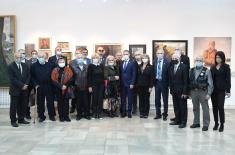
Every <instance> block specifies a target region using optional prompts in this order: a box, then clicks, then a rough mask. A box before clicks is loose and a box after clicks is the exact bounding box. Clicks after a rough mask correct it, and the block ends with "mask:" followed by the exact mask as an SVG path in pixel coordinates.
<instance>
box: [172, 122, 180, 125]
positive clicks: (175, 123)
mask: <svg viewBox="0 0 235 155" xmlns="http://www.w3.org/2000/svg"><path fill="white" fill-rule="evenodd" d="M170 125H180V123H178V122H171V123H170Z"/></svg>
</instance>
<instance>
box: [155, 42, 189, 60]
mask: <svg viewBox="0 0 235 155" xmlns="http://www.w3.org/2000/svg"><path fill="white" fill-rule="evenodd" d="M152 46H153V53H152V58H153V60H154V59H155V58H156V51H157V49H159V48H160V49H163V51H164V55H165V57H166V58H167V59H171V56H172V54H173V53H174V50H175V49H180V50H181V51H182V54H184V55H188V40H153V41H152Z"/></svg>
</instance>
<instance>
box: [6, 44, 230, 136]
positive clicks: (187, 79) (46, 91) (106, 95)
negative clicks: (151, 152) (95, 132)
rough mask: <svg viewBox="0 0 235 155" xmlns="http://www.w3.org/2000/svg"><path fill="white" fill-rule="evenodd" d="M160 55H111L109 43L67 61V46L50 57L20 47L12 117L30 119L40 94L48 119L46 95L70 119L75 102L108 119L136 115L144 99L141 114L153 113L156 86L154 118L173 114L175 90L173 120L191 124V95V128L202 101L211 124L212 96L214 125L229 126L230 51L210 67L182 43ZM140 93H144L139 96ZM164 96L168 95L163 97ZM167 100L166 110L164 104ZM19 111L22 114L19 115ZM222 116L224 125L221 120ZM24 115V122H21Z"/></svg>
mask: <svg viewBox="0 0 235 155" xmlns="http://www.w3.org/2000/svg"><path fill="white" fill-rule="evenodd" d="M155 54H156V59H155V60H154V61H153V63H152V65H151V64H150V57H149V55H147V54H141V53H138V52H136V53H135V55H131V53H130V52H129V51H128V50H124V51H123V52H118V53H116V55H115V56H112V55H107V54H106V52H105V49H104V48H103V47H98V48H97V50H96V51H95V53H94V54H93V55H92V58H91V59H89V58H87V56H88V50H87V49H86V48H79V49H77V50H76V51H75V59H74V60H72V61H70V62H69V64H67V58H66V57H64V56H62V49H61V47H59V46H58V47H56V48H55V55H54V56H52V57H50V58H49V59H48V60H47V58H46V55H45V53H41V52H39V53H38V52H37V51H35V50H34V51H32V52H31V55H32V58H31V59H29V60H28V59H26V58H25V51H24V50H18V51H17V52H15V54H14V56H15V61H14V62H12V63H11V64H10V65H9V67H8V70H9V79H10V83H11V85H10V96H11V103H10V119H11V125H12V126H13V127H18V123H19V124H29V122H28V121H26V120H25V118H26V119H31V116H30V104H29V102H30V99H29V98H30V96H31V94H34V95H36V97H35V98H36V105H37V112H38V118H39V122H43V121H44V120H45V119H46V116H45V101H46V105H47V109H48V116H49V119H50V120H51V121H55V120H56V119H55V116H56V110H55V105H54V102H55V101H57V107H58V114H59V120H60V121H61V122H64V121H67V122H70V121H71V120H70V117H69V105H70V100H71V110H70V112H74V111H75V109H76V111H77V117H76V119H77V120H80V119H82V118H85V119H87V120H90V119H91V118H95V119H102V117H103V116H105V115H107V116H110V117H117V116H119V114H120V117H122V118H124V117H128V118H132V115H133V114H136V112H137V107H138V106H137V101H138V100H139V116H140V118H148V116H149V109H150V93H151V92H152V89H153V87H155V108H156V116H155V117H154V119H161V118H162V119H163V121H166V120H167V118H168V98H169V92H170V94H171V95H172V98H173V107H174V114H175V117H174V118H171V123H170V125H178V127H179V128H185V127H186V124H187V116H188V108H187V99H189V98H191V99H192V102H193V113H194V121H193V124H192V125H191V126H190V127H191V128H198V127H200V104H201V106H202V110H203V127H202V130H203V131H207V130H208V127H209V124H210V114H209V105H208V100H209V99H210V98H211V100H212V105H213V114H214V121H215V126H214V128H213V129H214V130H217V129H218V127H219V131H221V132H222V131H223V130H224V123H225V114H224V102H225V96H228V97H229V96H230V89H231V73H230V68H229V65H227V64H226V63H225V55H224V53H223V52H222V51H218V52H217V53H216V55H215V60H214V61H215V65H214V66H212V67H211V68H206V67H204V65H203V64H204V62H203V57H197V58H196V59H195V66H194V67H193V68H191V69H190V61H189V57H188V56H186V55H183V54H182V52H181V50H180V49H175V51H174V54H173V55H172V57H171V59H168V58H166V55H165V53H164V50H163V49H160V48H158V49H156V53H155ZM137 98H138V99H137ZM161 98H162V100H161ZM161 101H163V112H162V108H161ZM16 113H17V115H18V118H16ZM219 120H220V126H219ZM17 121H18V123H17Z"/></svg>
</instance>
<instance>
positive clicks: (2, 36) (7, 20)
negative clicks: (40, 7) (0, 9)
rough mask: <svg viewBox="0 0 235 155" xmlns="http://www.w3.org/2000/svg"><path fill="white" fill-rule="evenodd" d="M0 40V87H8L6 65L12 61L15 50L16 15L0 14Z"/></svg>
mask: <svg viewBox="0 0 235 155" xmlns="http://www.w3.org/2000/svg"><path fill="white" fill-rule="evenodd" d="M0 40H1V44H0V64H1V65H0V75H1V76H0V87H8V86H9V78H8V71H7V66H8V65H9V64H10V63H11V62H13V61H14V52H15V50H16V16H14V15H6V16H0Z"/></svg>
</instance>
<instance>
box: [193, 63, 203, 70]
mask: <svg viewBox="0 0 235 155" xmlns="http://www.w3.org/2000/svg"><path fill="white" fill-rule="evenodd" d="M195 66H196V68H198V69H200V68H202V67H203V62H201V61H196V62H195Z"/></svg>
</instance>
